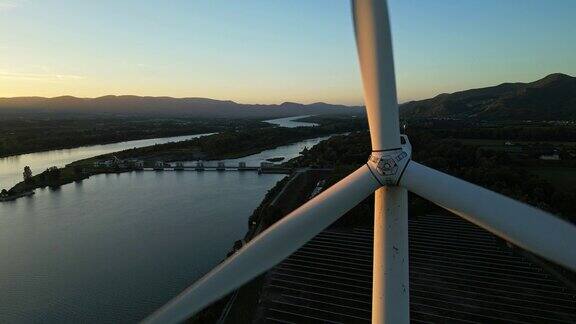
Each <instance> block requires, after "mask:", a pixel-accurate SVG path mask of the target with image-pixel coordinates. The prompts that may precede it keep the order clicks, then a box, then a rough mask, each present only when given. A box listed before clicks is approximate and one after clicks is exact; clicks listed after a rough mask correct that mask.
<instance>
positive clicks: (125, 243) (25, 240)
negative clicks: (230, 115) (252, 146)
mask: <svg viewBox="0 0 576 324" xmlns="http://www.w3.org/2000/svg"><path fill="white" fill-rule="evenodd" d="M322 139H323V138H318V139H313V140H307V141H302V142H299V143H295V144H292V145H287V146H283V147H279V148H276V149H273V150H269V151H265V152H262V153H260V154H255V155H253V156H250V157H246V158H244V159H240V160H244V161H260V160H262V159H263V158H265V157H267V156H284V157H286V158H287V159H290V158H292V157H294V156H297V155H298V152H300V150H301V149H302V148H303V147H304V146H307V147H311V146H313V145H315V144H316V143H318V142H319V141H320V140H322ZM232 161H234V160H229V161H228V162H232ZM283 177H284V175H274V174H266V175H257V173H256V172H234V171H229V172H199V173H197V172H192V171H185V172H168V171H166V172H147V171H143V172H131V173H122V174H107V175H98V176H92V177H91V178H89V179H87V180H84V181H82V182H79V183H72V184H68V185H64V186H62V187H61V188H59V189H57V190H51V189H39V190H36V195H34V196H33V197H27V198H21V199H17V200H16V201H13V202H7V203H1V204H0V260H1V265H2V266H1V267H0V323H12V322H18V323H19V322H42V323H61V322H83V323H84V322H93V323H96V322H98V323H110V322H123V323H124V322H136V321H138V320H141V319H142V318H144V317H145V316H147V315H148V314H150V313H151V312H152V311H154V310H155V309H157V308H158V307H160V306H161V305H163V304H164V303H165V302H166V301H168V300H169V299H171V298H172V297H174V296H175V295H176V294H177V293H179V292H180V291H181V290H183V289H184V288H185V287H187V286H189V285H190V284H192V283H193V282H194V281H195V280H197V279H198V278H200V277H201V276H202V275H203V274H204V273H206V272H207V271H209V270H210V269H211V268H212V267H214V266H215V265H216V264H217V263H218V262H219V261H220V260H222V259H223V258H224V257H225V255H226V253H227V251H229V249H230V248H231V246H232V245H233V243H234V241H236V240H238V239H240V238H242V237H243V235H244V234H245V232H246V230H247V228H248V227H247V223H248V217H249V215H250V214H251V213H252V211H253V210H254V209H255V208H256V207H257V206H258V205H259V204H260V202H261V200H262V198H263V197H264V195H265V193H266V192H267V191H268V190H269V189H270V188H271V187H272V186H274V184H275V183H276V182H277V181H279V180H280V179H282V178H283Z"/></svg>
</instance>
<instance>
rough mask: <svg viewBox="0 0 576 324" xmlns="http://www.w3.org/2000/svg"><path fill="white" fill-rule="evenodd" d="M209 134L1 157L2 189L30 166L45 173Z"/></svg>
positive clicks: (18, 180) (20, 176)
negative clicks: (73, 164)
mask: <svg viewBox="0 0 576 324" xmlns="http://www.w3.org/2000/svg"><path fill="white" fill-rule="evenodd" d="M211 134H214V133H208V134H196V135H184V136H174V137H163V138H152V139H144V140H136V141H126V142H119V143H112V144H102V145H91V146H82V147H76V148H71V149H63V150H51V151H45V152H36V153H30V154H21V155H15V156H9V157H5V158H0V189H2V188H6V189H10V188H12V186H14V185H15V184H17V183H18V182H20V181H22V172H23V171H24V167H25V166H29V167H30V168H31V169H32V172H34V174H36V173H40V172H43V171H44V170H46V169H47V168H49V167H51V166H57V167H63V166H65V165H66V164H68V163H72V162H74V161H78V160H82V159H87V158H90V157H93V156H97V155H101V154H107V153H112V152H118V151H123V150H127V149H131V148H135V147H144V146H150V145H154V144H164V143H169V142H179V141H185V140H189V139H192V138H197V137H200V136H207V135H211Z"/></svg>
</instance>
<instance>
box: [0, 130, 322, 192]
mask: <svg viewBox="0 0 576 324" xmlns="http://www.w3.org/2000/svg"><path fill="white" fill-rule="evenodd" d="M331 130H332V128H322V127H314V128H293V129H290V128H280V127H274V128H265V129H257V130H252V131H238V132H225V133H221V134H214V135H210V136H205V137H200V138H195V139H191V140H187V141H182V142H174V143H166V144H160V145H152V146H147V147H143V148H136V149H129V150H124V151H120V152H114V153H109V154H104V155H100V156H97V157H92V158H88V159H83V160H80V161H75V162H72V163H70V164H68V165H66V166H65V167H64V168H57V167H50V168H48V169H47V170H46V171H44V172H41V173H39V174H37V175H35V176H33V177H32V178H31V179H29V181H27V182H24V181H22V182H19V183H18V184H16V185H15V186H13V187H12V188H11V189H10V190H8V191H7V197H9V199H10V200H13V199H17V198H19V197H22V195H23V193H25V192H30V191H34V190H35V189H38V188H44V187H51V188H57V187H59V186H62V185H65V184H68V183H72V182H79V181H82V180H84V179H87V178H89V177H91V176H93V175H96V174H103V173H105V174H107V173H124V172H133V171H138V170H140V169H141V168H142V167H144V166H147V167H154V166H155V164H156V163H158V162H160V163H166V162H170V161H192V160H198V159H202V160H222V159H234V158H242V157H245V156H249V155H253V154H256V153H259V152H262V151H265V150H269V149H273V148H276V147H279V146H283V145H288V144H293V143H296V142H299V141H302V140H306V139H310V138H317V137H318V136H323V135H330V134H331V133H330V132H329V131H331ZM118 160H121V161H137V160H138V161H142V163H143V165H136V164H134V163H132V162H131V163H115V162H113V161H118ZM99 161H100V162H101V161H112V162H111V163H109V164H102V166H97V164H98V163H97V162H99Z"/></svg>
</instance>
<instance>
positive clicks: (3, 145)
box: [0, 117, 273, 158]
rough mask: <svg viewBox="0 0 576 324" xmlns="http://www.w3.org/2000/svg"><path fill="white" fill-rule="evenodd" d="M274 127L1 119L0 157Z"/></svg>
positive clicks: (230, 122)
mask: <svg viewBox="0 0 576 324" xmlns="http://www.w3.org/2000/svg"><path fill="white" fill-rule="evenodd" d="M266 127H273V126H272V125H270V124H268V123H265V122H263V121H259V120H250V119H243V120H235V119H223V118H221V119H203V120H202V119H201V120H196V119H186V118H152V117H150V118H127V117H118V118H103V117H92V118H87V117H83V118H78V119H72V118H67V119H66V118H65V119H46V118H39V117H36V118H31V119H28V120H20V119H16V120H13V119H6V120H0V129H2V134H0V158H6V157H11V156H16V155H21V154H29V153H38V152H45V151H49V150H63V149H73V148H78V147H82V146H89V145H105V144H112V143H120V142H126V141H136V140H146V139H153V138H162V137H174V136H186V135H195V134H205V133H219V132H225V131H231V130H245V129H253V128H266Z"/></svg>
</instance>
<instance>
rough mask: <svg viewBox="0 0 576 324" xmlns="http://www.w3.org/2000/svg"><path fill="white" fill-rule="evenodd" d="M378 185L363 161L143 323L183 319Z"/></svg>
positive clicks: (285, 254) (272, 262) (287, 253)
mask: <svg viewBox="0 0 576 324" xmlns="http://www.w3.org/2000/svg"><path fill="white" fill-rule="evenodd" d="M379 187H380V184H379V183H378V182H377V181H376V179H375V178H374V176H373V175H372V173H371V171H370V169H368V166H366V165H364V166H362V167H361V168H359V169H358V170H356V171H354V172H353V173H352V174H350V175H349V176H347V177H346V178H344V179H343V180H341V181H340V182H338V183H336V184H335V185H333V186H332V187H330V188H328V189H327V190H326V191H324V192H322V193H321V194H319V195H318V196H316V197H315V198H314V199H312V200H310V201H308V202H307V203H305V204H304V205H302V206H301V207H299V208H298V209H296V210H295V211H293V212H291V213H290V214H288V215H287V216H286V217H284V218H283V219H282V220H280V221H278V222H277V223H276V224H274V225H272V226H271V227H270V228H268V229H267V230H266V231H264V232H263V233H262V234H260V235H258V236H257V237H255V238H254V239H253V240H251V241H250V242H249V243H248V244H247V245H246V246H244V247H243V248H242V249H240V250H239V251H238V252H237V253H236V254H234V255H233V256H231V257H230V258H228V259H227V260H226V261H224V262H223V263H221V264H220V265H219V266H217V267H216V268H214V270H212V271H210V272H209V273H208V274H206V275H205V276H204V277H203V278H201V279H200V280H199V281H198V282H196V283H195V284H194V285H192V286H191V287H189V288H187V289H186V290H185V291H184V292H182V293H181V294H180V295H179V296H177V297H176V298H174V299H173V300H172V301H170V302H169V303H168V304H167V305H165V306H164V307H162V308H161V309H160V310H158V311H157V312H156V313H154V314H152V315H151V317H149V318H148V319H147V320H146V322H149V323H177V322H181V321H184V320H186V319H187V318H189V317H190V316H191V315H193V314H195V313H196V312H198V311H200V310H202V309H203V308H204V307H206V306H208V305H209V304H211V303H212V302H214V301H216V300H218V299H219V298H221V297H223V296H225V295H226V294H228V293H230V292H231V291H233V290H234V289H236V288H238V287H240V286H241V285H242V284H244V283H246V282H248V281H249V280H250V279H252V278H254V277H256V276H258V275H259V274H261V273H263V272H265V271H266V270H268V269H270V268H271V267H273V266H274V265H276V264H278V263H280V262H281V261H282V260H283V259H285V258H286V257H288V256H290V254H292V253H293V252H295V251H296V250H297V249H298V248H300V247H301V246H302V245H304V244H305V243H306V242H308V241H309V240H310V239H312V238H313V237H314V236H316V234H318V233H320V232H321V231H322V230H324V229H325V228H326V227H328V225H330V224H331V223H333V222H334V221H335V220H336V219H338V218H339V217H340V216H342V215H344V213H346V212H347V211H348V210H350V209H351V208H352V207H354V206H356V205H357V204H358V203H360V202H361V201H362V200H364V199H365V198H366V197H368V196H369V195H370V194H371V193H373V192H374V190H376V189H378V188H379Z"/></svg>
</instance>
